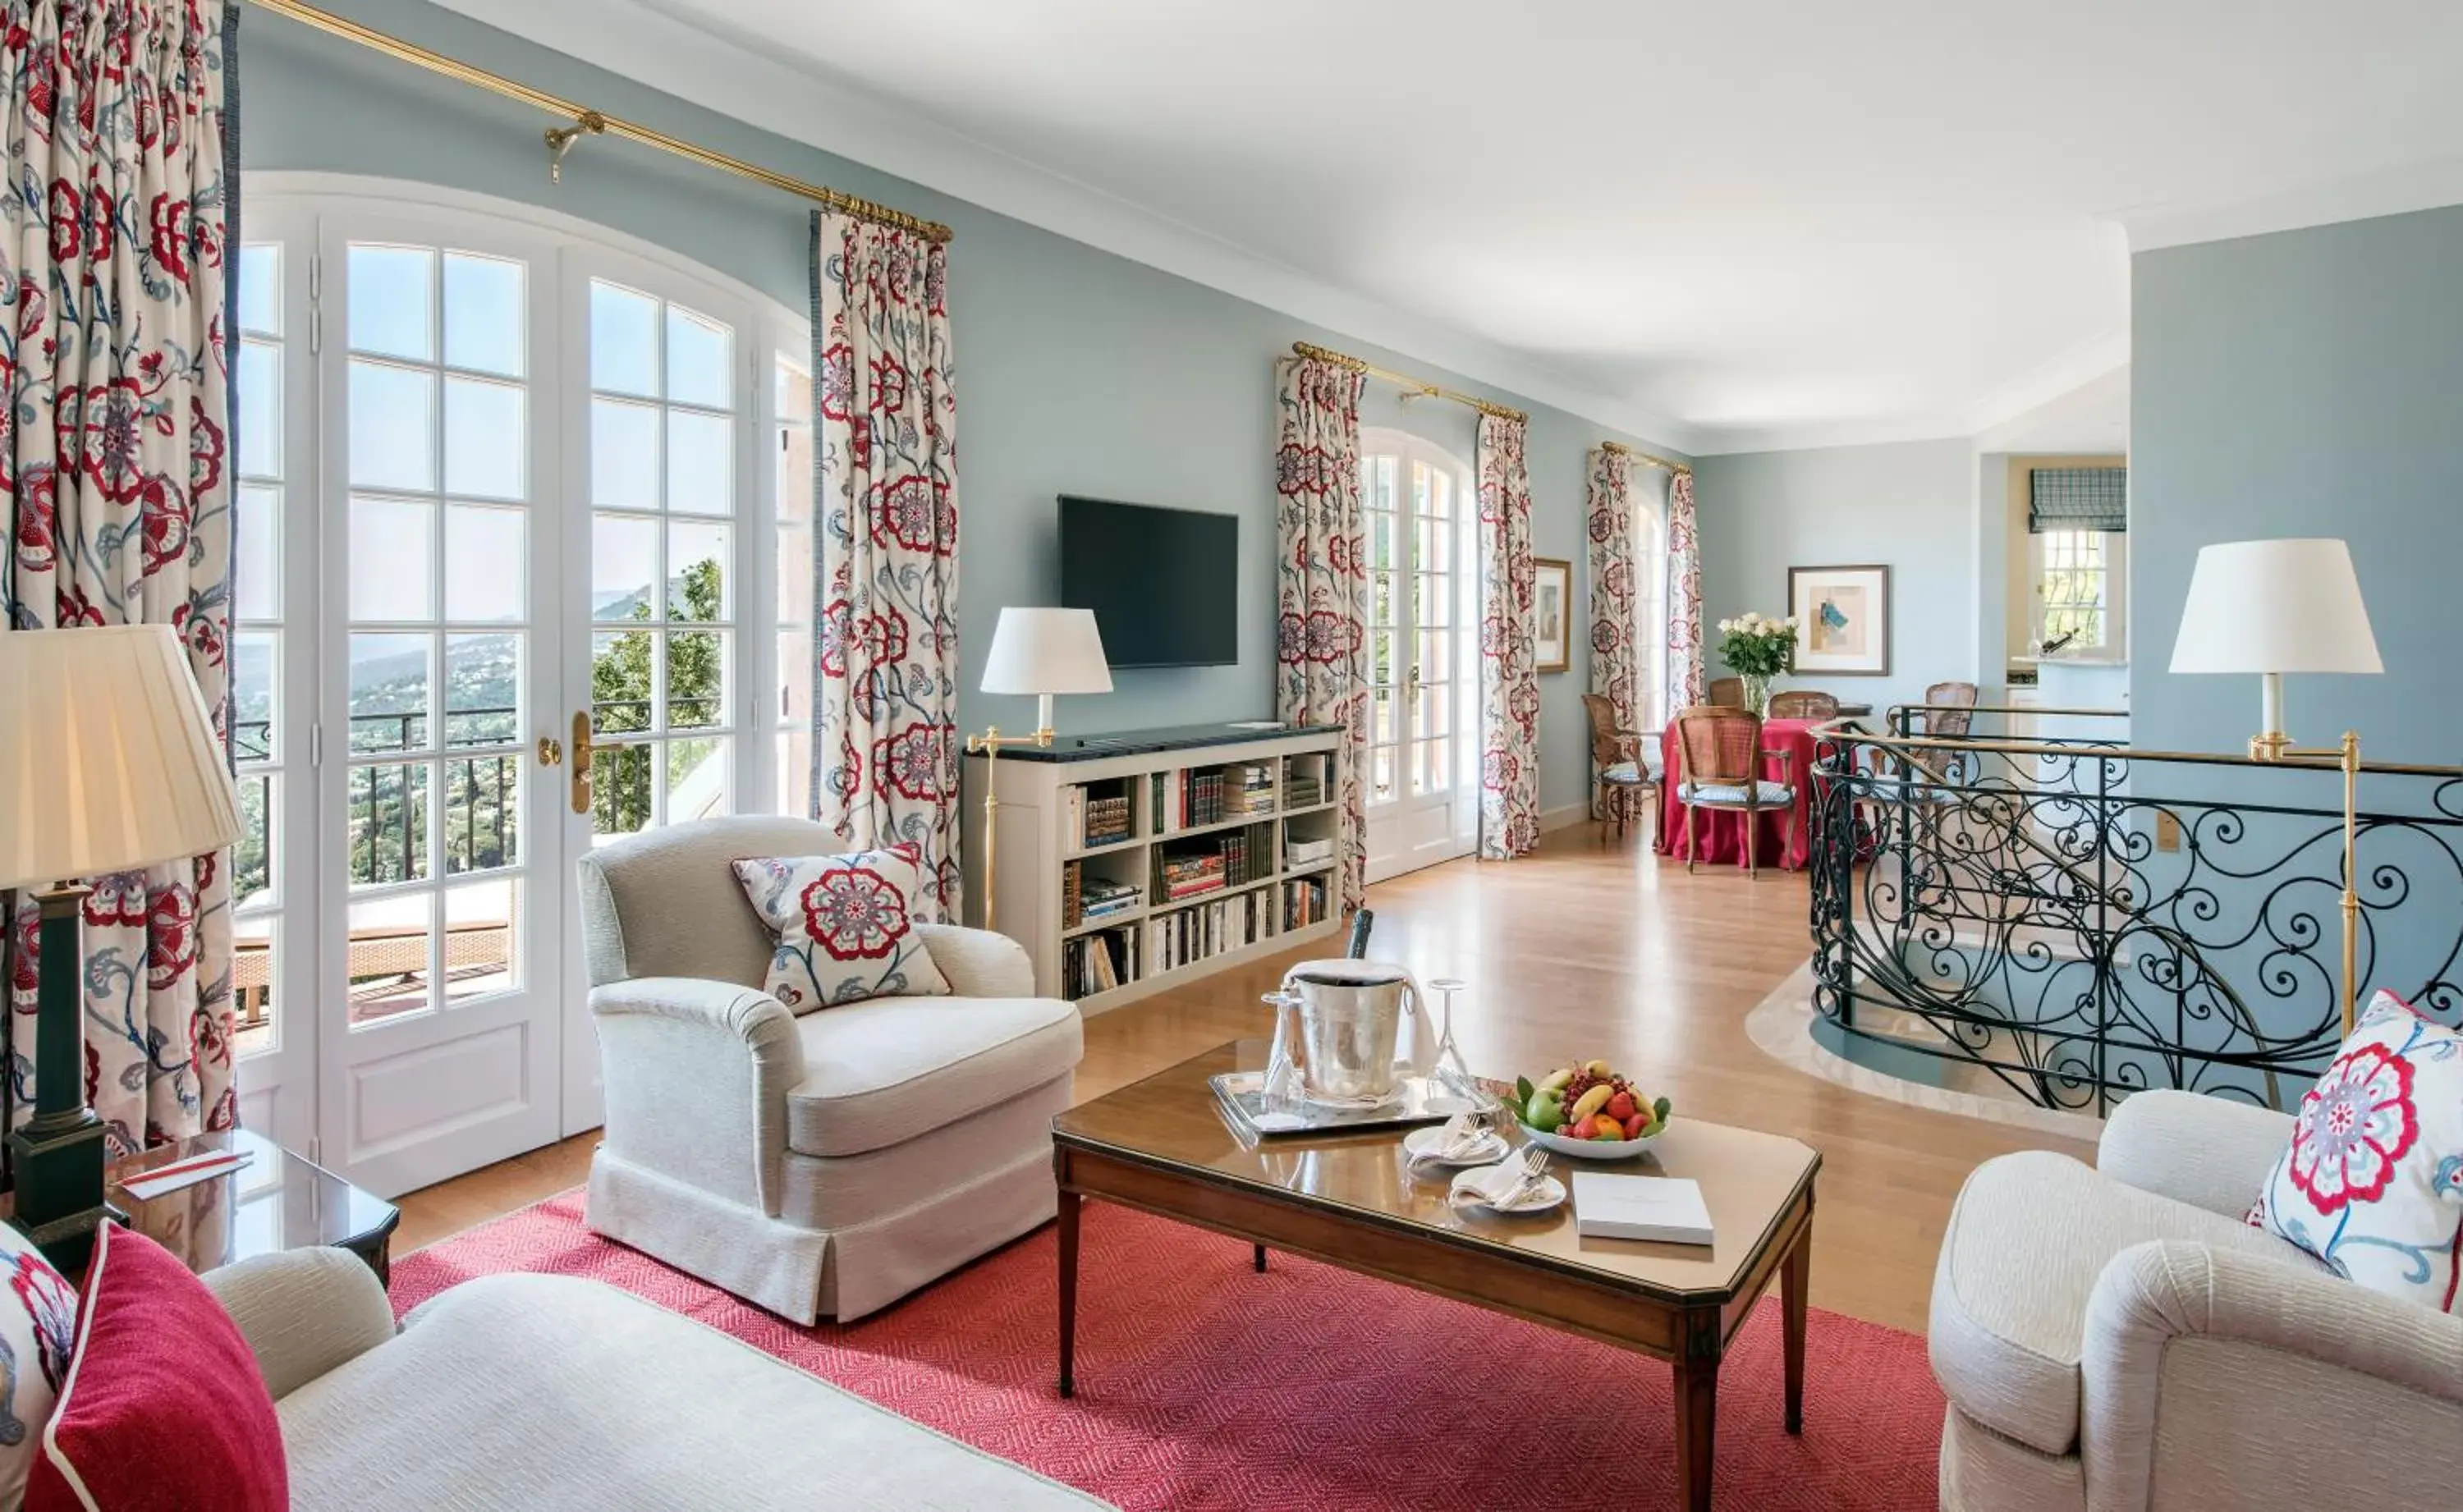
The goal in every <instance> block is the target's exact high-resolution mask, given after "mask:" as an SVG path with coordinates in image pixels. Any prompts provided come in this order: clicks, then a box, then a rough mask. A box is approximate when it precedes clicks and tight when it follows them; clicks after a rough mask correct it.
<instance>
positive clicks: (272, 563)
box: [231, 484, 282, 620]
mask: <svg viewBox="0 0 2463 1512" xmlns="http://www.w3.org/2000/svg"><path fill="white" fill-rule="evenodd" d="M236 512H237V514H238V520H237V525H238V531H237V538H236V540H235V541H234V543H233V545H232V551H233V552H234V553H235V555H236V556H237V560H236V561H234V562H233V563H232V564H231V575H232V576H233V577H234V578H235V579H237V581H235V582H234V583H233V584H232V589H233V596H234V599H235V603H234V606H233V607H234V608H235V609H236V610H237V611H238V613H239V617H240V618H242V619H244V620H245V619H279V618H281V617H282V490H281V489H279V488H267V487H262V486H252V485H249V484H242V485H241V486H240V489H239V500H238V508H237V511H236Z"/></svg>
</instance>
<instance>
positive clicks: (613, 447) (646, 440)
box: [590, 399, 659, 509]
mask: <svg viewBox="0 0 2463 1512" xmlns="http://www.w3.org/2000/svg"><path fill="white" fill-rule="evenodd" d="M590 502H591V503H593V504H595V505H598V506H599V507H600V508H609V509H655V508H658V507H659V411H658V407H657V406H656V405H653V404H626V403H622V402H621V401H619V400H608V399H594V400H591V401H590Z"/></svg>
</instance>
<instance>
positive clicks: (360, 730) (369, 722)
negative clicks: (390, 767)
mask: <svg viewBox="0 0 2463 1512" xmlns="http://www.w3.org/2000/svg"><path fill="white" fill-rule="evenodd" d="M428 652H429V641H428V638H427V637H425V636H353V637H351V682H350V686H351V749H353V750H354V751H386V750H409V749H415V748H417V747H419V746H423V745H426V744H427V690H428V683H429V676H428V670H427V660H428ZM361 880H366V878H362V879H361Z"/></svg>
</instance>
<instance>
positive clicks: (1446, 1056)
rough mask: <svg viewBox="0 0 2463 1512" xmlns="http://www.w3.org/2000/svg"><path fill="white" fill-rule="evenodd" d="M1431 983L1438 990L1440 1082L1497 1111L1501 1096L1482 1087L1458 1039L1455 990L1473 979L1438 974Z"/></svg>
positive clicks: (1483, 1107) (1479, 1106)
mask: <svg viewBox="0 0 2463 1512" xmlns="http://www.w3.org/2000/svg"><path fill="white" fill-rule="evenodd" d="M1428 985H1429V986H1431V987H1433V988H1435V989H1436V991H1437V994H1438V1001H1439V1004H1440V1006H1439V1009H1438V1019H1437V1056H1436V1061H1437V1066H1436V1082H1437V1085H1438V1086H1440V1087H1442V1088H1444V1089H1445V1090H1446V1091H1449V1092H1451V1093H1452V1094H1453V1095H1455V1096H1457V1097H1461V1098H1464V1099H1467V1100H1468V1101H1469V1102H1470V1103H1471V1106H1472V1107H1474V1108H1477V1109H1480V1110H1483V1111H1485V1112H1495V1111H1496V1108H1497V1100H1496V1099H1495V1098H1493V1097H1492V1096H1490V1095H1489V1094H1488V1093H1487V1092H1486V1091H1482V1090H1481V1088H1480V1085H1479V1083H1478V1081H1477V1080H1475V1079H1474V1078H1473V1077H1472V1076H1471V1069H1470V1068H1469V1067H1467V1066H1465V1065H1464V1064H1463V1058H1462V1047H1460V1046H1458V1045H1456V1044H1455V1043H1454V994H1455V993H1457V992H1460V991H1461V990H1462V989H1463V988H1464V987H1465V986H1467V985H1469V983H1465V982H1464V981H1463V980H1462V979H1461V978H1460V977H1437V978H1434V979H1432V980H1431V981H1430V982H1429V983H1428Z"/></svg>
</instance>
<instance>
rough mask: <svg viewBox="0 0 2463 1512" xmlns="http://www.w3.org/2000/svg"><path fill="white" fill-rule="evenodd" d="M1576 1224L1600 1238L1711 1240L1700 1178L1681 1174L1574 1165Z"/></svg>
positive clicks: (1665, 1240) (1668, 1241)
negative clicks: (1618, 1173)
mask: <svg viewBox="0 0 2463 1512" xmlns="http://www.w3.org/2000/svg"><path fill="white" fill-rule="evenodd" d="M1574 1226H1575V1229H1576V1231H1577V1232H1579V1233H1581V1234H1585V1235H1589V1236H1591V1237H1593V1238H1598V1239H1647V1240H1656V1241H1658V1242H1661V1243H1667V1244H1708V1243H1710V1242H1711V1210H1710V1209H1709V1208H1708V1207H1706V1206H1704V1205H1703V1202H1702V1187H1701V1183H1699V1182H1697V1181H1693V1180H1690V1179H1689V1178H1687V1177H1664V1176H1612V1175H1610V1174H1609V1173H1607V1172H1605V1171H1577V1172H1575V1173H1574Z"/></svg>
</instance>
